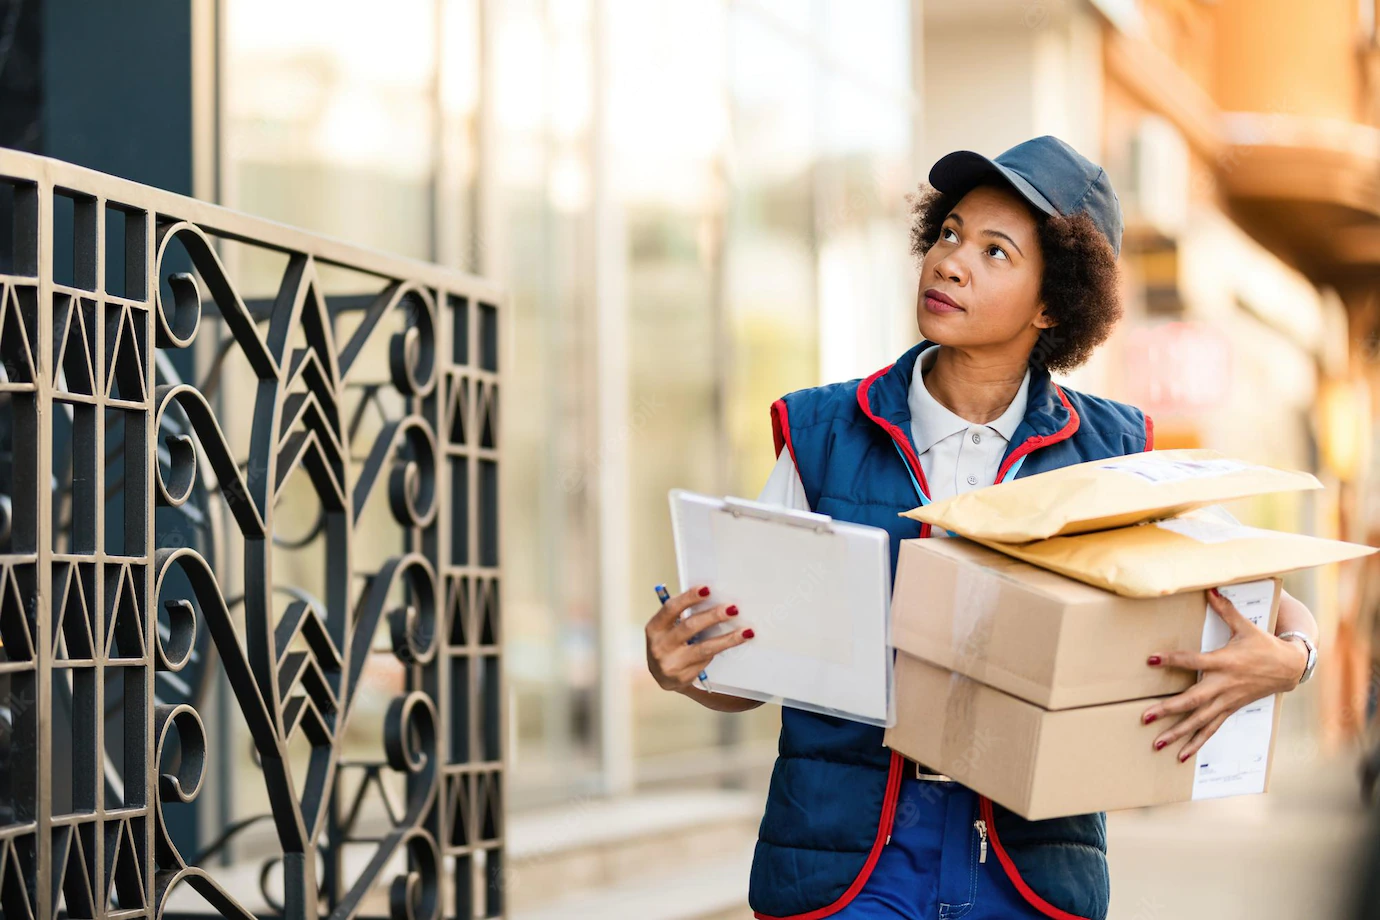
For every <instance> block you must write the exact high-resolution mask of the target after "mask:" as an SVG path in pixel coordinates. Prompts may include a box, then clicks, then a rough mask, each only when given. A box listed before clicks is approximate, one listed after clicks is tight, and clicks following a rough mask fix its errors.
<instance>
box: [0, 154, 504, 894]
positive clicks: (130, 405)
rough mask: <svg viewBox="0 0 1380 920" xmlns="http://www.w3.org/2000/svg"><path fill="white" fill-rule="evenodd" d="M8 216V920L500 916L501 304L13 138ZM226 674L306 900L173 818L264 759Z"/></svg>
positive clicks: (2, 865) (2, 589) (3, 478)
mask: <svg viewBox="0 0 1380 920" xmlns="http://www.w3.org/2000/svg"><path fill="white" fill-rule="evenodd" d="M0 220H3V221H4V222H5V223H6V225H7V226H8V227H9V228H10V229H9V232H8V234H6V233H5V232H4V230H3V229H0V360H3V378H2V379H0V643H2V645H0V703H3V705H2V706H0V736H3V737H2V738H0V740H4V741H6V742H7V747H8V750H6V751H3V756H0V913H2V914H3V916H4V917H6V918H16V920H18V918H26V920H27V918H33V917H37V918H44V920H46V918H51V917H59V916H71V917H103V918H106V917H108V918H134V917H149V918H171V917H175V916H178V917H181V916H192V915H211V916H214V915H222V916H227V917H253V916H262V915H278V914H281V915H285V916H288V917H295V918H304V917H315V916H317V915H329V916H331V917H333V918H342V920H343V918H346V917H351V916H366V915H389V916H392V917H394V918H408V920H422V918H431V917H437V916H440V915H442V914H445V915H447V916H458V917H467V918H468V917H474V916H485V917H494V916H501V915H502V912H503V904H502V900H503V898H502V888H503V885H502V881H503V871H502V821H501V818H502V813H503V809H502V780H503V745H502V738H503V733H502V731H501V730H500V729H501V726H502V724H503V717H504V713H503V706H502V700H503V695H502V692H501V677H500V660H499V622H500V618H499V584H500V576H499V559H498V510H497V508H498V459H499V444H498V415H497V413H498V391H499V368H498V356H499V338H498V329H499V315H500V314H499V309H500V303H501V298H500V296H499V293H498V292H497V291H496V290H495V289H494V288H493V287H492V286H491V285H489V284H487V283H485V282H483V281H481V280H480V279H477V278H474V277H471V276H467V275H463V274H460V273H457V272H452V271H447V270H444V269H441V268H439V267H436V266H432V265H425V264H421V263H417V262H413V261H409V260H406V259H400V258H394V257H390V256H386V255H382V254H379V253H374V252H369V251H366V250H361V249H358V248H356V247H353V246H349V245H345V244H343V243H340V242H337V241H334V240H330V239H327V238H323V237H318V236H314V235H312V234H308V233H304V232H301V231H297V230H292V229H289V228H286V227H283V226H280V225H277V224H274V223H271V222H268V221H263V220H258V219H254V218H251V217H247V216H245V215H242V214H237V213H235V212H232V211H228V210H225V209H223V208H219V207H216V206H212V205H208V204H205V203H203V202H199V201H195V200H192V199H188V198H183V197H180V196H177V195H172V194H169V193H166V192H162V191H159V190H156V189H151V188H147V187H144V186H140V185H137V184H135V183H131V182H127V181H123V180H119V179H115V178H112V177H110V176H106V175H102V174H100V173H96V172H92V171H89V170H85V169H81V168H77V167H74V166H71V165H68V164H65V163H60V162H57V161H53V160H47V159H43V158H38V157H32V156H28V155H24V154H19V153H14V152H11V151H3V150H0ZM227 250H233V251H235V252H237V253H240V254H241V255H242V256H243V257H244V258H245V259H249V258H253V259H257V260H259V261H258V262H256V263H255V264H260V263H262V262H263V261H264V260H265V259H268V260H270V261H271V260H276V262H277V264H278V266H279V269H280V270H279V271H277V274H278V276H279V283H278V286H277V291H276V295H273V296H271V297H267V298H265V299H263V300H254V299H253V298H247V297H244V296H241V293H240V292H239V289H238V288H237V284H236V282H235V280H233V279H232V278H231V277H230V276H229V275H228V273H227V271H226V268H225V265H226V260H223V258H222V253H223V252H225V251H227ZM184 268H194V269H195V272H194V273H192V272H188V271H185V270H183V269H184ZM332 273H335V274H336V276H339V277H344V278H348V279H350V281H351V283H352V284H354V285H355V286H356V288H358V289H357V290H354V291H352V293H351V294H350V295H348V296H347V295H341V296H336V295H334V294H332V293H329V292H328V290H327V285H326V284H325V282H324V281H323V278H325V277H326V276H328V275H331V274H332ZM336 286H337V287H338V285H336ZM203 313H204V315H203ZM191 353H195V354H196V355H197V357H198V358H199V361H198V362H196V365H195V366H198V367H200V368H202V370H203V372H204V371H205V369H206V368H208V367H209V368H210V372H209V373H208V374H207V375H206V376H205V378H204V379H203V380H202V381H200V383H199V384H198V383H197V382H193V381H183V380H182V379H181V376H180V375H179V374H178V373H177V371H176V368H177V367H179V366H181V367H189V366H193V365H192V363H191V362H188V361H186V360H183V359H180V358H178V355H188V354H191ZM304 494H310V495H311V497H312V498H313V503H312V506H311V510H310V511H309V512H308V513H305V514H304V513H303V512H302V511H301V510H300V508H299V507H298V506H299V505H300V504H301V502H300V501H299V500H298V499H297V498H293V500H292V501H291V502H285V496H289V495H291V496H301V495H304ZM284 559H288V560H290V561H291V563H292V564H291V565H290V566H287V565H285V564H284V563H283V560H284ZM304 560H305V561H304ZM275 564H276V565H277V568H276V569H275ZM228 579H233V580H234V581H235V582H236V583H237V584H239V585H240V589H239V591H237V592H230V591H227V590H226V589H225V588H224V587H223V585H224V584H226V582H227V580H228ZM302 582H306V583H302ZM381 656H382V657H384V658H385V659H386V661H387V662H388V663H389V664H390V667H391V668H392V671H390V672H388V673H393V674H395V675H396V687H397V689H396V692H395V693H394V694H393V698H392V699H391V701H390V702H388V703H387V704H386V706H384V705H380V706H379V707H378V708H379V710H380V711H382V712H383V715H382V717H381V719H380V727H378V728H377V732H376V736H375V737H372V738H365V739H364V744H365V746H366V747H369V748H371V749H372V751H373V755H372V756H370V755H367V754H366V755H365V756H360V755H359V754H358V753H357V751H356V749H357V748H359V747H360V744H361V742H360V741H359V740H358V739H355V740H354V741H352V742H350V744H351V745H353V747H352V748H351V751H350V752H349V753H348V756H347V751H346V747H347V742H346V731H347V726H348V725H350V724H351V723H350V720H351V717H352V715H353V714H356V711H357V710H359V709H360V708H361V707H360V702H361V699H365V698H366V697H368V696H370V695H371V693H373V691H366V692H363V693H362V692H361V686H362V685H363V681H364V679H365V678H366V676H367V675H370V674H373V673H374V670H373V669H374V668H375V667H376V665H377V664H378V659H379V658H380V657H381ZM202 673H206V674H210V675H213V676H214V675H223V678H224V685H225V686H227V687H228V688H229V689H230V698H231V699H232V700H233V704H232V706H231V708H230V709H229V712H230V715H231V717H232V718H233V719H234V720H236V721H237V722H239V723H242V725H243V727H244V728H243V729H241V731H243V730H245V729H247V735H248V739H249V741H248V743H250V744H252V749H253V761H252V762H251V769H252V768H253V764H257V767H258V769H259V770H260V771H261V772H262V786H263V789H264V790H265V791H266V793H267V796H266V798H267V802H268V803H269V808H268V813H267V814H266V815H265V816H264V817H265V820H264V821H263V822H261V823H259V824H258V825H255V822H254V820H253V819H252V818H251V819H250V820H247V821H245V822H243V823H241V824H240V825H237V826H236V827H232V828H228V829H226V830H227V832H228V833H229V834H232V835H233V834H234V833H235V832H237V831H240V830H242V829H249V828H251V827H253V826H257V828H258V830H259V832H260V833H261V834H262V836H264V837H265V838H266V839H267V840H269V841H270V842H271V843H272V844H273V846H274V847H276V849H277V850H279V851H280V852H275V853H273V854H272V855H271V856H269V857H268V858H267V862H266V867H265V871H264V872H263V873H262V877H264V878H267V877H273V878H274V879H275V880H276V879H277V878H278V877H279V876H281V879H282V882H281V895H278V894H276V893H272V894H271V896H269V895H265V896H264V897H261V896H260V895H259V893H257V892H252V893H249V892H245V891H244V890H243V889H242V888H241V887H239V886H236V888H235V890H230V889H229V887H228V886H227V885H226V884H225V883H224V882H223V881H222V880H218V877H217V872H218V871H223V870H221V869H218V867H217V866H215V865H213V864H212V863H213V862H214V860H211V859H209V858H208V855H209V854H208V853H207V852H206V851H203V852H201V853H193V852H189V851H188V850H189V849H190V845H189V844H188V843H187V842H186V841H185V840H183V841H179V840H178V835H177V834H175V833H174V832H173V830H172V829H171V828H172V823H175V822H172V823H170V818H169V815H170V814H172V813H174V812H175V811H176V810H177V809H178V808H184V809H185V808H186V807H188V806H187V803H193V802H195V800H196V799H197V796H198V793H199V791H200V790H201V788H202V786H203V778H204V776H205V775H206V772H207V766H208V764H210V763H214V762H217V760H218V759H224V758H231V757H232V756H233V754H234V753H235V752H233V751H226V750H216V749H215V748H214V746H212V744H211V742H210V741H208V738H209V737H210V734H209V733H208V731H207V725H206V723H205V722H203V717H202V713H201V711H199V710H200V709H201V707H202V706H203V703H202V700H203V696H202V694H201V693H200V690H199V688H200V687H201V686H203V685H204V683H205V682H204V681H203V680H202V679H201V676H200V675H201V674H202ZM217 679H220V678H217ZM356 724H358V723H356ZM242 759H245V760H246V761H247V762H248V758H242ZM255 779H256V782H257V774H255ZM390 789H391V790H393V795H392V796H391V797H390V793H389V790H390ZM380 803H381V804H380ZM179 842H180V843H181V844H182V845H181V847H179ZM203 843H204V841H203ZM218 847H219V844H217V845H216V846H213V847H211V850H212V851H214V850H216V849H218ZM351 854H354V855H353V856H352V855H351ZM260 858H261V859H262V858H263V857H260ZM276 885H277V882H276V881H275V882H274V886H269V887H275V886H276Z"/></svg>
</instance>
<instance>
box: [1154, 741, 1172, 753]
mask: <svg viewBox="0 0 1380 920" xmlns="http://www.w3.org/2000/svg"><path fill="white" fill-rule="evenodd" d="M1168 743H1169V742H1168V741H1156V742H1155V750H1157V751H1160V750H1163V749H1164V746H1165V745H1166V744H1168Z"/></svg>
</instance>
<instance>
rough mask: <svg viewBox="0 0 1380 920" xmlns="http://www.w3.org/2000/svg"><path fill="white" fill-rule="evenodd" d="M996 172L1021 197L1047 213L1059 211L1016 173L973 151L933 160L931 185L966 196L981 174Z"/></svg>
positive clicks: (955, 152)
mask: <svg viewBox="0 0 1380 920" xmlns="http://www.w3.org/2000/svg"><path fill="white" fill-rule="evenodd" d="M990 175H997V176H1000V177H1001V178H1003V179H1005V180H1006V182H1007V184H1008V185H1010V186H1011V187H1012V188H1013V189H1015V190H1016V192H1017V193H1019V194H1020V196H1021V197H1022V198H1024V199H1025V200H1026V201H1028V202H1030V203H1031V204H1032V205H1034V206H1035V207H1036V208H1039V209H1040V210H1041V211H1043V212H1044V213H1046V214H1058V213H1059V209H1058V208H1056V207H1055V206H1054V205H1052V204H1050V203H1049V199H1048V198H1046V197H1045V196H1044V195H1041V194H1040V192H1039V191H1038V190H1037V189H1036V188H1035V186H1033V185H1031V184H1030V183H1029V182H1027V181H1025V179H1024V178H1022V177H1021V176H1020V175H1019V174H1018V173H1015V172H1012V171H1011V170H1009V169H1007V168H1006V167H1005V166H1002V165H1001V164H1000V163H998V162H996V161H995V160H992V159H989V158H988V157H985V156H983V155H982V154H980V153H978V152H976V151H974V150H955V151H954V152H953V153H947V154H945V155H944V156H942V157H940V158H939V159H938V160H936V161H935V163H934V165H933V166H931V167H930V180H929V181H930V185H932V186H934V187H935V188H937V189H939V191H941V192H943V193H944V194H946V195H957V196H960V197H961V196H963V195H966V194H967V193H968V192H969V191H971V190H972V188H973V187H974V186H975V185H977V184H978V182H980V181H981V180H982V179H983V178H984V177H986V176H990Z"/></svg>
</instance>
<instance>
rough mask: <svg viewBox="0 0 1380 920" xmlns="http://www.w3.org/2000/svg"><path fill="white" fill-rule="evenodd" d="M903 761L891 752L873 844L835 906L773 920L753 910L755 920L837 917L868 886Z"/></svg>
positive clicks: (890, 820) (892, 814) (887, 831)
mask: <svg viewBox="0 0 1380 920" xmlns="http://www.w3.org/2000/svg"><path fill="white" fill-rule="evenodd" d="M902 763H903V758H902V757H901V755H900V754H898V753H896V752H895V751H892V752H891V766H890V768H889V769H888V771H887V775H886V795H885V796H884V797H883V798H882V820H880V821H878V822H877V837H876V839H875V840H873V841H872V850H871V852H869V853H868V854H867V862H865V863H863V867H862V870H861V871H860V872H859V873H858V877H857V878H855V879H853V884H851V885H849V886H848V890H847V891H845V892H844V893H843V894H841V895H839V897H838V899H837V900H836V901H834V903H832V904H829V905H827V906H825V907H821V908H818V909H817V910H812V911H808V912H806V913H803V914H791V915H790V916H789V917H773V916H771V915H770V914H764V913H761V912H759V911H753V914H752V915H753V916H754V917H756V918H757V920H820V918H822V917H827V916H829V915H830V914H836V913H838V912H839V911H841V910H843V909H844V908H845V907H847V906H848V904H849V902H851V901H852V900H853V899H854V898H856V897H857V896H858V892H860V891H862V889H863V886H864V885H866V884H867V879H868V877H869V876H871V875H872V870H873V869H874V868H876V866H877V860H878V859H880V858H881V856H882V847H884V846H886V842H887V840H888V839H889V838H890V837H891V828H892V825H893V824H894V823H895V821H896V801H897V799H899V798H900V797H901V765H902Z"/></svg>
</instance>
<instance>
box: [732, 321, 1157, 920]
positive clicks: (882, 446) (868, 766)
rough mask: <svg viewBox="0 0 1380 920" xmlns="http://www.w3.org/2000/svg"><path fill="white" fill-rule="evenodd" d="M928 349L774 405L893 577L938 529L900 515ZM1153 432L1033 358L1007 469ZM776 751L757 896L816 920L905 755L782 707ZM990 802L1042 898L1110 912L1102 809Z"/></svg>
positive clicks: (1107, 451) (1034, 900)
mask: <svg viewBox="0 0 1380 920" xmlns="http://www.w3.org/2000/svg"><path fill="white" fill-rule="evenodd" d="M931 347H936V343H934V342H929V341H922V342H921V343H920V344H918V345H916V346H915V347H913V348H911V349H910V350H909V351H907V352H906V353H905V354H904V355H902V356H901V357H900V358H899V359H897V361H896V363H895V364H893V365H891V366H889V367H885V368H883V369H882V370H880V371H877V372H876V373H875V374H873V375H872V376H870V377H867V378H865V379H862V380H850V381H847V382H844V383H834V384H828V385H826V386H820V387H812V388H810V389H806V390H798V391H796V392H794V393H790V394H787V395H786V396H785V397H783V398H782V399H779V400H777V401H776V402H775V403H774V404H773V405H772V411H771V417H772V429H773V434H774V437H775V440H776V451H777V454H778V455H779V454H780V452H781V449H782V447H785V448H786V449H788V450H789V451H790V452H791V456H792V458H793V459H794V460H795V466H796V469H797V470H798V471H799V473H800V479H801V482H802V484H803V485H804V487H805V495H806V497H807V498H808V499H809V502H810V507H811V508H812V509H813V510H815V511H818V512H820V513H822V514H828V515H830V516H832V517H835V518H838V519H839V520H843V521H852V522H854V523H859V524H869V525H871V526H874V527H881V528H884V529H885V530H886V531H887V532H888V533H890V535H891V570H892V575H893V578H894V577H895V571H896V556H897V553H898V551H899V549H900V541H902V540H906V539H911V538H913V537H928V536H929V525H928V524H925V525H922V524H920V523H919V522H916V521H912V520H910V519H909V518H903V517H900V516H899V512H901V511H905V510H908V509H910V508H913V507H915V506H916V505H917V504H919V499H918V497H917V496H916V494H915V484H914V483H912V481H911V475H914V477H915V479H916V482H918V483H919V485H920V487H921V488H923V489H925V490H926V494H928V488H929V487H928V486H927V485H926V484H925V477H924V473H923V471H922V470H921V468H920V463H919V460H918V458H917V456H916V452H915V445H914V444H913V443H912V441H911V437H910V421H911V420H910V409H909V406H908V403H907V396H908V394H909V392H910V382H911V375H912V373H913V372H914V370H915V359H916V357H917V356H918V355H919V354H920V352H921V351H923V350H924V349H926V348H931ZM1152 443H1153V428H1152V423H1151V420H1150V417H1149V416H1147V415H1145V414H1144V413H1143V412H1141V411H1140V410H1139V409H1136V408H1134V407H1133V406H1128V405H1126V404H1124V403H1119V402H1114V401H1113V400H1110V399H1102V398H1100V397H1097V396H1089V395H1087V394H1084V393H1079V392H1076V391H1074V390H1070V389H1065V388H1062V387H1059V386H1057V385H1055V384H1054V382H1053V381H1051V380H1050V377H1049V374H1048V373H1047V372H1046V371H1044V370H1042V369H1040V368H1038V367H1034V366H1032V367H1031V370H1030V388H1029V391H1028V395H1027V406H1026V412H1025V419H1024V420H1023V421H1022V422H1021V424H1020V426H1019V427H1017V429H1016V432H1015V434H1014V436H1013V437H1012V438H1011V443H1010V444H1009V445H1008V446H1007V450H1006V455H1005V456H1004V457H1003V458H1002V464H1001V469H1000V472H999V473H998V475H997V480H998V481H1000V480H1001V478H1002V476H1004V475H1005V474H1006V473H1007V471H1008V470H1009V469H1010V468H1011V466H1012V464H1015V463H1017V461H1020V462H1021V466H1020V468H1019V469H1018V470H1017V472H1016V475H1017V477H1023V476H1031V475H1034V474H1035V473H1039V472H1043V471H1045V470H1051V469H1056V468H1058V467H1063V466H1068V465H1070V464H1074V463H1081V462H1083V461H1085V460H1101V459H1106V458H1108V457H1117V456H1121V455H1123V454H1130V453H1136V452H1139V451H1142V450H1149V449H1150V448H1151V445H1152ZM898 447H899V448H900V450H899V451H898V450H897V448H898ZM902 454H904V460H903V459H902ZM1022 458H1024V460H1022ZM907 465H909V467H910V471H909V472H907V470H906V466H907ZM778 754H779V756H778V757H777V760H776V766H775V769H774V770H773V772H772V778H771V789H770V792H769V794H768V796H767V805H766V813H765V814H764V815H763V817H762V824H761V827H760V829H759V832H758V842H757V849H756V853H755V856H754V859H753V863H752V880H751V885H750V889H749V893H748V900H749V903H750V904H751V906H752V909H753V911H754V912H755V914H756V916H757V917H759V918H762V920H777V918H792V920H816V918H823V917H827V916H829V915H830V914H833V913H835V912H837V911H839V910H842V909H843V907H844V906H845V905H847V904H848V902H849V901H851V900H852V899H853V897H854V896H855V895H856V894H857V893H858V891H859V890H860V889H861V888H862V887H863V884H864V883H865V882H866V881H867V878H868V875H869V874H870V873H871V872H872V867H873V866H874V865H875V864H876V862H877V859H878V857H879V856H880V855H881V850H882V847H883V846H884V845H885V844H886V841H887V838H888V836H889V834H890V832H891V825H892V820H893V818H894V817H895V810H896V801H897V797H898V795H899V792H900V788H901V766H902V758H901V755H899V754H896V753H894V752H893V751H891V750H888V749H887V748H885V747H883V746H882V729H880V728H877V727H875V726H871V725H864V724H862V723H860V722H852V721H849V720H846V719H840V718H835V717H830V716H824V715H816V714H814V713H810V712H805V711H802V710H798V709H782V711H781V738H780V744H779V748H778ZM981 808H982V810H983V815H984V817H985V818H986V819H987V825H988V829H989V830H988V833H989V835H990V839H991V843H992V849H993V852H994V853H995V854H996V856H997V859H998V861H999V862H1000V864H1001V866H1002V868H1003V870H1004V871H1005V872H1006V874H1007V876H1008V877H1010V879H1011V881H1012V883H1013V884H1014V885H1015V886H1016V888H1017V889H1018V890H1019V891H1020V892H1021V894H1022V895H1023V896H1024V897H1025V899H1026V900H1027V901H1029V902H1030V903H1031V904H1032V905H1033V906H1034V907H1035V908H1037V909H1038V910H1039V911H1041V912H1042V913H1044V914H1045V915H1047V916H1050V917H1056V918H1063V920H1081V918H1089V920H1102V918H1104V917H1105V916H1106V914H1107V905H1108V899H1109V889H1110V881H1109V878H1108V874H1107V860H1106V852H1107V842H1106V816H1105V815H1104V814H1101V813H1098V814H1091V815H1078V816H1075V817H1071V818H1057V819H1052V820H1047V821H1027V820H1025V819H1023V818H1021V817H1020V816H1018V815H1016V814H1014V813H1012V812H1009V811H1007V810H1006V809H1004V808H1002V807H1001V806H1000V805H997V804H995V803H993V802H991V801H990V800H988V799H986V798H983V799H982V800H981Z"/></svg>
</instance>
